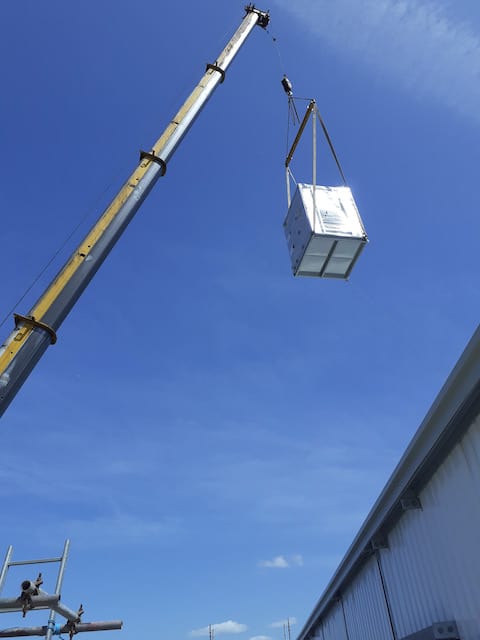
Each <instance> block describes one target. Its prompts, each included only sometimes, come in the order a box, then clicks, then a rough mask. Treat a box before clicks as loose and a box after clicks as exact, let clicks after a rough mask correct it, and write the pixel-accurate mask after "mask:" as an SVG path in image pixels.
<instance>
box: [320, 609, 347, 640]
mask: <svg viewBox="0 0 480 640" xmlns="http://www.w3.org/2000/svg"><path fill="white" fill-rule="evenodd" d="M322 632H323V640H349V639H348V636H347V634H346V631H345V622H344V619H343V611H342V605H341V604H340V603H338V604H335V605H334V606H333V607H331V608H330V610H329V612H328V614H327V616H326V617H325V618H324V619H323V620H322Z"/></svg>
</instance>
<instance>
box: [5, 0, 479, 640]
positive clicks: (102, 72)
mask: <svg viewBox="0 0 480 640" xmlns="http://www.w3.org/2000/svg"><path fill="white" fill-rule="evenodd" d="M260 8H264V7H262V6H261V5H260ZM265 8H268V7H265ZM269 8H270V9H271V16H272V22H271V26H270V28H269V33H264V32H263V31H262V30H260V29H257V30H256V31H254V32H253V33H252V35H251V37H250V38H249V40H248V41H247V43H246V45H245V47H244V49H243V50H242V51H241V53H240V54H239V56H238V58H237V59H236V61H235V62H234V64H233V65H232V67H231V69H230V70H229V72H228V74H227V80H226V82H225V83H224V84H223V85H221V86H220V87H219V88H218V90H217V92H216V93H215V95H214V97H213V98H212V99H211V101H210V102H209V104H208V105H207V107H206V109H205V111H204V112H203V113H202V114H201V116H200V118H199V120H198V121H197V123H196V124H195V125H194V127H193V129H192V130H191V132H190V133H189V135H188V136H187V138H186V139H185V141H184V142H183V144H182V146H181V147H180V149H179V150H178V152H177V154H176V155H175V157H174V158H173V159H172V161H171V163H170V165H169V168H168V173H167V175H166V177H165V178H164V179H162V180H161V181H160V182H159V184H158V185H157V186H156V188H155V190H154V192H153V193H152V194H151V196H150V197H149V199H148V201H147V202H146V203H145V205H144V206H143V207H142V209H141V211H140V212H139V213H138V215H137V217H136V219H135V220H134V221H133V223H132V224H131V226H130V227H129V228H128V230H127V232H126V234H125V235H124V237H123V238H122V239H121V240H120V242H119V244H118V245H117V247H116V248H115V249H114V251H113V252H112V254H111V256H110V257H109V258H108V260H107V262H106V263H105V264H104V265H103V267H102V269H101V270H100V272H99V273H98V274H97V276H96V277H95V280H94V281H93V282H92V284H91V285H90V287H89V289H88V290H87V291H86V292H85V294H84V295H83V296H82V298H81V299H80V301H79V303H78V305H77V306H76V308H75V309H74V310H73V312H72V314H71V315H70V316H69V318H68V319H67V321H66V322H65V323H64V325H63V326H62V328H61V330H60V331H59V340H58V343H57V345H55V347H52V348H50V350H49V351H48V352H47V354H46V355H45V356H44V358H43V360H42V361H41V362H40V363H39V365H38V366H37V368H36V370H35V371H34V373H33V374H32V376H31V377H30V379H29V380H28V381H27V383H26V384H25V385H24V387H23V389H22V390H21V392H20V393H19V395H18V397H17V398H16V400H15V401H14V403H13V404H12V405H11V407H10V408H9V409H8V411H7V413H6V414H5V416H4V417H3V418H2V423H3V424H2V457H1V460H2V463H1V467H0V477H1V483H0V495H1V498H2V506H3V517H2V519H1V520H0V540H1V541H3V542H2V543H3V545H4V547H5V550H6V547H7V545H8V544H13V545H14V547H15V555H16V556H17V558H19V557H25V556H26V557H33V556H41V555H44V554H45V555H52V554H53V555H56V554H57V553H59V552H60V550H61V548H62V546H63V541H64V539H65V538H66V537H70V538H71V540H72V552H71V560H70V562H69V566H68V570H67V574H66V580H65V586H64V597H63V600H64V601H65V602H66V603H67V604H69V605H70V606H72V607H76V606H77V605H78V604H79V603H80V602H83V604H84V607H85V609H86V614H85V619H86V620H89V619H93V620H95V619H108V618H118V617H121V618H123V619H124V621H125V629H124V631H123V632H122V637H123V638H125V640H128V639H129V638H138V637H139V636H142V635H146V634H149V635H152V625H154V631H153V633H154V634H155V636H158V637H169V638H170V639H171V640H182V639H187V638H189V637H198V636H200V637H201V635H202V633H203V634H204V633H205V628H206V627H207V625H208V624H209V623H211V624H218V625H220V626H218V628H217V635H221V634H225V635H227V634H230V635H237V636H238V638H239V640H250V639H251V638H254V637H255V636H267V637H268V638H271V639H272V640H282V637H283V632H282V624H281V621H283V620H284V619H285V618H287V617H290V618H291V619H292V622H293V621H294V619H295V620H296V626H293V633H295V630H296V629H298V628H299V626H300V625H301V624H302V622H303V621H304V620H305V619H306V617H307V616H308V614H309V613H310V611H311V609H312V607H313V605H314V603H315V601H316V600H317V599H318V597H319V596H320V594H321V592H322V590H323V588H324V586H325V585H326V583H327V581H328V579H329V578H330V576H331V574H332V572H333V570H334V569H335V567H336V566H337V564H338V562H339V560H340V559H341V557H342V555H343V553H344V552H345V550H346V548H347V547H348V545H349V543H350V542H351V540H352V538H353V536H354V534H355V533H356V531H357V530H358V528H359V526H360V524H361V522H362V520H363V519H364V517H365V516H366V514H367V513H368V510H369V508H370V507H371V505H372V503H373V501H374V500H375V498H376V496H377V495H378V493H379V491H380V490H381V488H382V487H383V485H384V483H385V482H386V480H387V478H388V476H389V474H390V473H391V471H392V470H393V467H394V465H395V464H396V462H397V461H398V459H399V458H400V456H401V454H402V452H403V450H404V448H405V446H406V444H407V443H408V441H409V440H410V438H411V436H412V435H413V433H414V432H415V430H416V428H417V427H418V425H419V423H420V421H421V419H422V418H423V416H424V415H425V413H426V411H427V410H428V408H429V407H430V405H431V403H432V401H433V399H434V397H435V395H436V393H437V392H438V391H439V389H440V387H441V385H442V384H443V382H444V380H445V379H446V377H447V375H448V374H449V372H450V370H451V368H452V367H453V365H454V364H455V362H456V360H457V359H458V357H459V355H460V353H461V351H462V349H463V347H464V346H465V344H466V343H467V341H468V339H469V338H470V336H471V334H472V333H473V331H474V330H475V328H476V324H477V317H478V305H477V304H476V303H475V300H476V293H477V263H478V259H477V256H478V234H479V231H480V223H479V217H478V188H477V184H478V180H477V172H478V166H479V164H480V158H479V155H480V153H479V144H478V141H479V131H480V116H479V114H480V89H479V86H480V84H479V81H480V35H479V29H480V9H479V7H478V4H477V3H476V2H473V1H472V2H469V1H467V0H462V1H460V2H459V1H458V0H456V1H453V0H451V1H448V0H430V1H425V2H423V1H422V2H417V1H414V0H403V1H402V2H400V1H399V0H375V1H374V0H361V1H358V0H355V1H354V0H337V1H336V2H335V3H331V2H329V1H327V0H296V1H295V2H287V0H272V2H271V5H270V7H269ZM242 16H243V4H242V3H241V2H233V1H231V0H228V1H226V0H224V1H223V2H222V3H215V2H213V1H211V0H204V1H203V2H191V1H190V2H186V3H176V4H175V3H162V2H159V1H158V0H157V1H154V0H144V2H142V3H141V4H138V3H137V4H135V5H134V4H133V3H130V2H127V1H126V0H115V2H113V0H100V1H98V2H95V3H94V2H83V3H65V2H60V1H59V0H56V1H54V0H49V2H45V3H38V2H35V1H34V0H29V1H27V0H25V1H23V2H16V3H13V2H5V3H4V5H3V6H2V25H1V30H2V34H1V38H0V67H1V74H2V80H3V83H2V85H3V91H2V98H1V100H0V140H1V146H0V149H1V156H2V171H1V173H0V206H1V210H2V232H3V233H2V257H3V277H2V296H1V297H0V316H1V317H2V318H3V317H4V316H5V315H6V314H8V312H9V311H10V309H11V308H12V307H13V306H14V305H15V303H16V301H17V300H18V299H19V297H20V296H21V295H22V293H23V291H24V290H25V289H26V288H27V287H28V286H29V284H30V283H31V282H32V280H34V279H35V277H36V276H37V275H38V273H39V272H40V271H41V269H42V267H43V265H44V264H45V263H46V262H47V261H48V260H49V259H50V258H51V256H52V255H53V254H54V253H55V252H56V251H57V249H58V247H59V246H60V245H61V244H62V243H63V242H64V240H65V238H66V237H67V236H68V235H69V233H70V232H71V230H72V229H73V228H75V227H76V226H77V224H78V223H79V222H80V221H81V220H83V219H85V222H84V225H83V226H82V227H81V229H80V230H79V233H77V235H76V236H75V238H74V239H73V240H72V241H70V242H69V243H68V246H67V247H66V249H65V250H64V251H63V252H61V253H60V255H59V256H58V258H57V259H56V260H55V261H54V265H53V267H52V268H51V269H50V270H48V272H47V273H46V274H45V275H44V276H42V278H41V279H40V282H39V283H38V284H37V285H36V286H35V287H34V288H33V290H32V291H31V292H30V293H29V294H28V295H27V297H26V299H25V300H24V301H23V302H22V303H21V304H20V305H19V307H18V308H17V310H18V311H19V312H22V313H26V312H27V311H28V309H29V307H30V306H31V304H32V303H33V302H34V301H35V299H36V297H37V296H38V295H39V294H40V292H41V291H42V288H43V287H44V286H45V285H46V284H47V283H48V282H49V280H50V278H51V277H53V275H54V274H55V272H56V269H57V268H58V267H60V265H61V264H62V261H63V260H64V259H65V258H66V257H67V256H68V253H69V251H70V250H72V249H73V248H74V246H75V242H76V241H77V240H80V239H81V237H82V235H83V234H84V233H85V232H86V230H87V229H88V227H89V225H91V224H92V223H93V221H94V220H95V219H96V217H97V216H98V215H99V213H100V212H101V211H102V209H103V207H104V206H105V205H106V204H108V202H109V199H110V198H111V197H112V196H113V195H114V193H115V191H116V189H117V188H119V187H120V185H121V184H122V181H123V180H124V179H125V178H126V177H127V176H128V175H129V172H130V171H131V170H132V169H133V168H134V166H135V163H136V160H137V153H138V150H139V149H140V148H149V146H150V145H151V144H152V142H153V141H154V140H156V139H157V137H158V136H159V135H160V133H161V132H162V130H163V128H164V127H165V126H166V124H167V123H168V121H169V119H170V118H171V117H172V116H173V114H174V113H175V112H176V110H177V108H178V107H179V106H180V104H181V102H182V101H183V99H184V98H185V97H186V96H187V95H188V93H189V92H190V90H191V89H192V88H193V86H194V84H195V83H196V82H197V80H198V79H199V77H200V75H201V73H202V71H203V69H204V64H205V63H206V62H208V61H213V60H214V59H215V57H216V55H217V54H218V53H219V52H220V50H221V49H222V47H223V46H224V44H225V43H226V41H227V40H228V38H229V37H230V35H231V34H232V33H233V32H234V30H235V29H236V27H237V25H238V24H239V23H240V20H241V18H242ZM273 36H274V37H276V38H277V41H278V45H279V50H280V56H281V57H280V58H279V56H278V54H277V51H276V49H275V46H274V44H273V42H272V37H273ZM283 72H287V74H288V75H289V77H290V79H291V81H292V82H293V85H294V89H295V93H296V94H297V95H300V96H307V97H309V96H312V97H315V98H316V99H317V101H318V104H319V108H320V110H321V112H322V114H323V116H324V118H325V120H326V122H327V125H328V127H329V130H330V133H331V136H332V138H333V140H334V143H335V145H336V148H337V151H338V153H339V156H340V159H341V161H342V164H343V167H344V170H345V173H346V175H347V179H348V181H349V184H350V186H351V187H352V189H353V191H354V194H355V197H356V200H357V203H358V206H359V209H360V212H361V214H362V218H363V221H364V223H365V226H366V229H367V232H368V235H369V238H370V244H369V245H368V247H367V248H366V249H365V251H364V253H363V255H362V256H361V258H360V260H359V262H358V264H357V265H356V267H355V269H354V271H353V273H352V277H351V280H350V281H349V282H348V283H344V282H339V281H321V280H316V279H307V278H304V279H294V278H293V277H292V275H291V272H290V265H289V256H288V252H287V248H286V243H285V240H284V237H283V231H282V222H283V219H284V216H285V213H286V194H285V185H284V172H283V160H284V155H285V148H286V125H287V105H286V100H285V96H284V94H283V92H282V89H281V86H280V79H281V76H282V74H283ZM322 154H323V155H322ZM322 154H320V155H321V160H320V166H319V169H318V181H319V182H322V181H324V184H332V180H337V178H336V176H335V173H334V171H333V170H332V166H331V163H329V162H328V159H327V157H326V154H325V153H324V152H322ZM309 164H310V157H309V149H308V145H305V146H304V148H303V149H301V150H299V155H298V158H297V164H296V167H295V169H294V171H295V175H296V177H297V179H299V180H301V181H305V182H308V181H309V179H310V174H309V169H308V167H309ZM333 183H334V182H333ZM11 326H12V325H11V320H10V319H9V320H8V321H7V322H6V323H5V324H4V325H3V327H2V330H3V332H4V336H5V337H6V336H7V334H8V333H9V331H10V328H11ZM0 553H2V551H1V549H0ZM17 574H18V579H17ZM32 577H34V576H33V573H32ZM24 578H30V574H29V575H24V573H22V572H19V571H16V572H13V571H12V577H11V578H9V581H8V582H7V586H6V589H5V591H4V594H3V595H14V594H15V593H16V591H17V588H18V583H19V582H20V581H21V580H22V579H24ZM49 579H50V583H49V582H48V580H49ZM51 580H52V578H51V576H49V575H47V580H46V582H45V585H44V586H45V588H46V589H47V590H53V586H54V585H53V583H52V582H51ZM31 620H32V623H37V624H45V623H46V617H45V616H44V614H43V613H37V614H35V615H32V617H31ZM1 622H2V626H5V627H6V626H13V625H14V624H16V623H17V622H18V620H16V619H15V618H14V616H12V617H10V618H9V616H7V615H5V616H3V618H2V620H1ZM276 623H280V625H278V624H277V626H275V624H276ZM192 632H196V633H194V634H193V636H192ZM109 635H111V634H106V636H105V637H108V636H109ZM112 637H113V636H112ZM116 637H120V636H119V635H118V632H117V636H116Z"/></svg>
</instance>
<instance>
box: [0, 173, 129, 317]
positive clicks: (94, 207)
mask: <svg viewBox="0 0 480 640" xmlns="http://www.w3.org/2000/svg"><path fill="white" fill-rule="evenodd" d="M121 172H122V173H121ZM121 172H120V170H118V171H116V172H115V175H113V176H112V177H111V178H110V180H109V182H108V184H107V186H106V187H105V188H104V189H103V190H102V191H101V192H100V193H99V194H98V195H97V196H95V199H94V200H93V201H92V203H91V204H90V205H89V206H88V207H87V208H86V209H85V213H84V214H83V215H82V217H81V218H80V220H79V221H78V222H77V224H76V225H75V226H74V227H73V229H72V230H71V231H70V233H69V234H68V235H67V236H66V238H65V239H64V240H63V242H62V243H61V244H60V245H59V246H58V248H57V249H56V250H55V251H54V253H53V254H52V256H51V257H50V258H49V259H48V261H47V262H46V263H45V264H44V266H43V267H42V268H41V269H40V271H39V273H38V274H37V275H36V276H35V277H34V279H33V280H32V282H31V283H30V284H29V285H28V286H27V288H26V289H25V291H24V292H23V293H22V295H21V296H20V298H19V299H18V300H17V301H16V302H15V304H14V305H13V306H12V308H11V309H10V310H9V311H8V312H7V314H6V315H5V316H4V318H3V319H2V320H1V322H0V327H3V325H4V324H5V323H6V321H7V320H8V319H9V318H11V317H12V315H13V313H15V310H16V309H17V307H18V306H19V305H20V303H21V302H23V300H24V299H25V298H26V297H27V295H28V294H29V293H30V291H31V290H32V289H33V288H34V286H35V285H36V284H37V283H38V282H39V280H40V279H41V278H42V276H43V275H44V274H45V272H46V271H47V270H48V269H49V268H50V266H51V265H52V264H53V262H54V261H55V259H56V258H57V257H58V256H59V254H60V253H61V252H62V251H63V249H65V247H66V246H67V245H68V243H69V242H70V240H71V239H72V238H73V237H74V235H75V234H76V233H77V231H78V230H79V229H80V227H82V226H83V225H84V224H85V222H86V220H87V219H88V218H89V217H90V216H91V215H92V214H93V213H94V212H95V211H96V210H97V205H98V204H99V202H100V201H101V199H102V198H103V197H104V196H105V194H106V193H108V191H109V190H110V189H111V188H112V187H113V185H114V184H115V183H117V182H118V181H119V180H120V179H121V175H122V174H124V170H123V169H122V170H121Z"/></svg>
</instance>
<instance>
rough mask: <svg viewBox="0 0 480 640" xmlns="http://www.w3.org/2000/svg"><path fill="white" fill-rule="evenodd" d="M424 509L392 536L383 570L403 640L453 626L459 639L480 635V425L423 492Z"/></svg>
mask: <svg viewBox="0 0 480 640" xmlns="http://www.w3.org/2000/svg"><path fill="white" fill-rule="evenodd" d="M420 501H421V503H422V507H423V509H422V510H416V511H410V512H407V513H405V514H404V516H403V517H402V518H401V519H400V521H399V522H398V524H397V526H396V527H395V528H394V529H393V530H392V531H391V532H390V533H389V544H390V549H389V550H384V551H382V554H381V558H382V566H383V570H384V574H385V581H386V584H387V589H388V593H389V596H390V599H391V602H392V612H393V618H394V622H395V627H396V629H397V634H398V637H399V638H402V637H404V636H405V635H408V634H410V633H413V632H415V631H417V630H419V629H422V628H424V627H427V626H429V625H431V624H432V623H433V622H437V621H441V620H452V619H453V620H456V621H457V625H458V627H459V631H460V635H461V637H462V640H463V639H465V640H468V639H470V638H471V639H472V640H473V639H474V638H475V639H478V637H479V629H480V553H479V544H480V420H479V419H478V418H477V420H476V421H475V423H474V424H473V425H472V426H471V427H470V429H469V431H468V432H467V433H466V435H465V437H464V438H463V439H462V441H461V442H460V443H459V444H458V445H457V446H456V447H455V448H454V449H453V450H452V452H451V454H450V455H449V456H448V458H447V459H446V460H445V462H444V463H443V464H442V465H441V466H440V467H439V468H438V470H437V471H436V473H435V474H434V475H433V477H432V478H431V480H430V482H429V483H428V484H427V485H426V487H425V488H424V490H423V491H422V492H421V494H420Z"/></svg>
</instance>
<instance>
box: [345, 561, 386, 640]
mask: <svg viewBox="0 0 480 640" xmlns="http://www.w3.org/2000/svg"><path fill="white" fill-rule="evenodd" d="M343 607H344V611H345V619H346V621H347V628H348V635H349V639H350V640H390V639H391V638H392V637H393V636H392V630H391V627H390V622H389V619H388V610H387V605H386V602H385V596H384V593H383V589H382V582H381V579H380V573H379V569H378V566H377V561H376V559H375V557H372V558H370V560H368V562H367V563H366V564H365V566H364V567H363V569H362V572H361V573H360V574H359V575H357V576H356V578H355V579H354V580H353V582H352V584H351V587H350V588H349V589H347V591H346V592H345V594H344V595H343Z"/></svg>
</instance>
